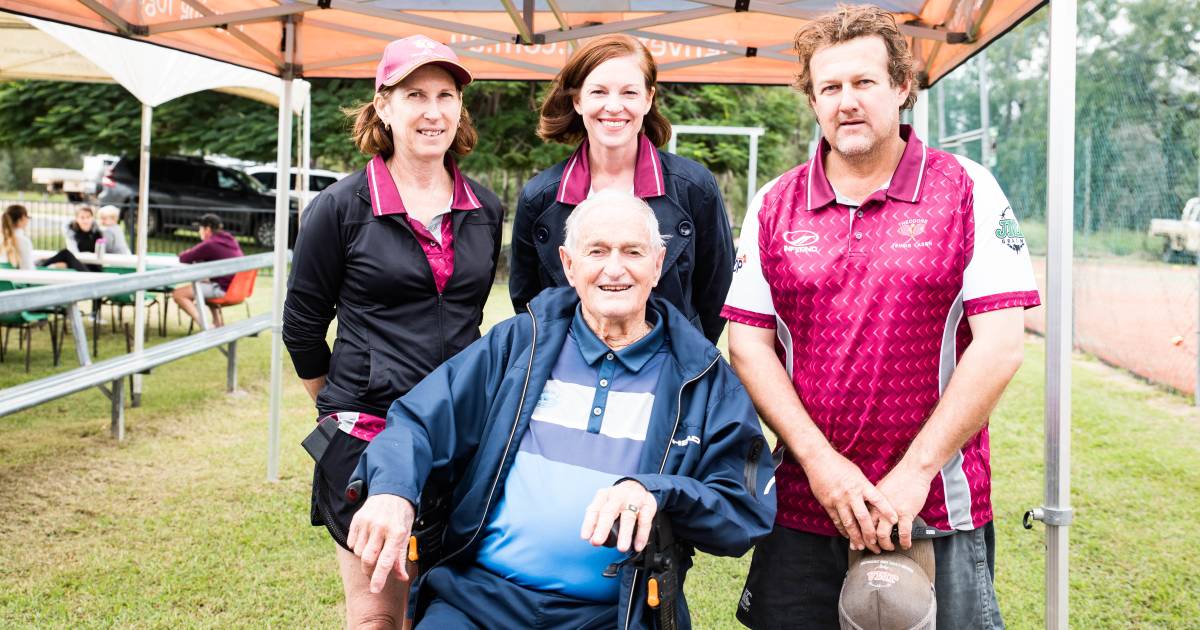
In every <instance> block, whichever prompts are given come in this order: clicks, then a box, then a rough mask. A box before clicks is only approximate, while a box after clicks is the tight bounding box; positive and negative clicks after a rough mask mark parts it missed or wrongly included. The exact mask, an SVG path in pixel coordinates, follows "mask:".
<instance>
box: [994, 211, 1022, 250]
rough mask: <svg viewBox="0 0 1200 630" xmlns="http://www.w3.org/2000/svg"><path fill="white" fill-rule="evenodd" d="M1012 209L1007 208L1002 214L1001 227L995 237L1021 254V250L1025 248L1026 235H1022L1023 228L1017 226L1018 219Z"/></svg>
mask: <svg viewBox="0 0 1200 630" xmlns="http://www.w3.org/2000/svg"><path fill="white" fill-rule="evenodd" d="M1010 212H1012V208H1011V207H1005V208H1004V211H1003V212H1001V213H1000V227H998V228H996V231H995V235H996V238H997V239H1000V242H1001V243H1004V245H1005V246H1006V247H1008V248H1009V249H1011V250H1013V251H1014V252H1020V251H1021V248H1023V247H1025V235H1024V234H1022V233H1021V226H1020V225H1018V224H1017V219H1016V218H1015V217H1013V216H1012V215H1011V214H1009V213H1010Z"/></svg>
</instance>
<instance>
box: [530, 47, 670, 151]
mask: <svg viewBox="0 0 1200 630" xmlns="http://www.w3.org/2000/svg"><path fill="white" fill-rule="evenodd" d="M631 55H632V56H634V57H637V58H638V61H640V62H641V66H642V75H643V76H644V77H645V79H646V89H647V90H652V89H655V88H657V87H658V66H656V65H655V64H654V58H653V57H651V56H650V51H649V50H646V47H645V46H643V45H642V43H641V42H639V41H638V40H637V39H636V38H634V37H631V36H629V35H604V36H602V37H597V38H595V39H593V40H591V41H589V42H588V43H586V44H584V45H583V46H582V47H580V48H579V49H578V50H576V51H575V54H573V55H571V58H570V59H569V60H567V65H566V66H564V67H563V69H562V71H560V72H559V73H558V76H556V77H554V83H553V84H552V85H551V86H550V92H549V93H548V94H546V99H545V100H544V101H542V115H541V118H539V119H538V129H537V134H538V136H539V137H541V138H542V139H543V140H546V141H551V142H561V143H562V144H569V145H575V144H579V143H580V142H583V139H584V137H586V136H587V130H586V129H585V128H584V126H583V117H582V116H580V115H579V113H578V112H576V111H575V98H576V97H577V96H579V88H580V87H582V86H583V82H584V80H586V79H587V76H588V75H589V74H591V73H592V70H595V69H596V66H599V65H600V64H602V63H604V62H605V61H608V60H609V59H617V58H619V57H628V56H631ZM642 131H643V132H645V134H646V137H647V138H650V142H653V143H654V146H658V147H661V146H662V145H664V144H666V143H667V140H670V139H671V122H670V121H668V120H667V117H666V116H663V115H662V112H660V111H659V110H658V99H657V98H655V99H654V100H653V101H651V102H650V111H649V112H647V113H646V117H645V118H643V119H642Z"/></svg>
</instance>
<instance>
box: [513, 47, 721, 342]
mask: <svg viewBox="0 0 1200 630" xmlns="http://www.w3.org/2000/svg"><path fill="white" fill-rule="evenodd" d="M657 77H658V70H657V68H656V67H655V65H654V59H653V58H651V56H650V53H649V51H647V50H646V48H645V47H644V46H642V44H641V43H640V42H639V41H638V40H637V39H634V38H633V37H630V36H628V35H608V36H604V37H597V38H595V39H593V40H590V41H589V42H588V43H587V44H585V45H584V46H583V47H581V48H580V49H579V50H577V51H576V52H575V54H573V55H572V56H571V59H570V60H569V61H567V65H566V66H565V67H564V68H563V70H562V72H560V73H559V74H558V76H557V77H556V78H555V80H554V84H553V85H552V86H551V88H550V92H549V93H548V94H547V95H546V100H545V101H544V102H543V103H542V112H541V119H540V121H539V122H538V135H539V136H541V137H542V139H544V140H548V141H553V142H561V143H563V144H577V143H579V145H580V146H579V148H578V149H576V151H575V153H574V154H573V155H571V157H570V158H568V159H567V160H566V161H565V162H561V163H559V164H556V165H554V166H552V167H550V168H548V169H546V170H545V171H542V172H541V173H539V174H538V175H536V176H534V178H533V179H531V180H530V181H529V183H527V184H526V185H525V188H524V189H523V190H522V191H521V196H520V198H519V200H518V202H517V211H516V216H515V218H514V220H513V238H512V266H511V269H510V271H509V295H510V297H511V298H512V301H513V307H514V308H515V309H516V310H517V311H518V312H521V311H523V310H524V309H525V305H526V304H527V303H528V302H529V301H530V300H531V299H533V297H534V296H535V295H537V294H538V293H539V292H540V291H541V290H542V289H545V288H547V287H555V286H565V285H566V284H567V276H566V274H565V272H564V270H563V267H562V265H561V264H560V261H559V254H558V247H559V246H560V245H562V243H563V234H564V229H565V224H566V221H567V217H568V216H569V215H570V214H571V212H572V210H573V209H574V208H575V207H576V206H578V205H579V204H580V203H581V202H583V201H584V200H585V199H588V198H589V197H591V196H592V195H593V194H595V193H597V192H599V191H603V190H618V191H622V192H624V193H633V194H634V195H635V196H636V197H637V198H639V199H641V200H643V201H644V202H646V203H647V204H648V205H649V207H650V209H651V210H652V211H653V214H654V215H655V217H657V219H658V224H659V226H660V227H661V229H662V231H663V232H665V233H666V234H668V235H670V237H671V238H670V239H669V240H668V241H667V248H666V254H665V262H664V268H663V269H662V271H661V274H660V275H659V276H658V278H657V285H656V286H655V289H654V291H655V293H656V294H658V295H660V296H661V297H663V298H665V299H667V300H668V301H670V302H671V303H672V304H673V305H674V306H675V307H676V308H678V309H679V310H680V311H682V312H683V314H684V315H686V316H687V317H688V319H689V320H690V321H691V322H692V324H693V325H695V326H696V327H697V328H698V329H700V330H701V332H703V333H704V335H705V336H706V337H708V339H709V340H711V341H713V342H714V343H715V342H716V340H717V339H718V338H719V337H720V336H721V330H722V328H724V325H725V321H724V320H723V319H722V318H721V316H720V310H721V303H722V302H723V301H724V299H725V292H726V291H727V290H728V289H729V283H730V279H731V277H732V274H733V236H732V233H731V232H730V229H729V218H728V216H726V214H725V205H724V203H723V202H722V200H721V193H720V191H719V190H718V188H717V182H716V179H714V178H713V176H712V173H710V172H708V170H707V169H705V168H704V167H703V166H701V165H699V164H697V163H696V162H693V161H691V160H688V159H685V158H681V157H679V156H677V155H673V154H670V153H667V152H665V151H661V150H659V149H658V148H657V147H659V146H662V145H663V144H665V143H666V142H667V141H668V140H669V139H670V137H671V123H670V122H668V121H667V119H666V118H665V117H664V116H663V115H662V113H661V112H659V110H658V104H657V102H656V100H655V95H656V91H657V81H658V78H657Z"/></svg>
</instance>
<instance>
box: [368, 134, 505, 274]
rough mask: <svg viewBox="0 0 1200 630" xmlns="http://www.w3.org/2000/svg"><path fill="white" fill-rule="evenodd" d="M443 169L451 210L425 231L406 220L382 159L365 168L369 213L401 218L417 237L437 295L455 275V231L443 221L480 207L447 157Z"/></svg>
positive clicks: (440, 216) (436, 217) (402, 203)
mask: <svg viewBox="0 0 1200 630" xmlns="http://www.w3.org/2000/svg"><path fill="white" fill-rule="evenodd" d="M446 168H447V169H449V170H450V174H451V176H453V177H454V193H453V195H452V196H451V198H450V207H449V208H447V209H446V212H444V213H441V214H439V215H437V216H435V217H434V218H433V220H432V221H430V223H429V226H428V227H426V226H425V225H422V224H421V222H420V221H417V220H416V219H414V218H412V217H410V216H408V211H407V210H405V209H404V200H402V199H400V191H399V190H397V188H396V182H395V181H393V180H392V175H391V173H389V172H388V168H387V164H386V163H385V162H384V159H383V156H381V155H376V156H375V157H374V158H372V159H371V161H370V163H368V164H367V182H368V185H369V187H370V191H371V213H372V214H374V215H375V216H377V217H380V216H384V215H388V214H402V215H404V218H405V220H407V221H408V225H409V226H410V227H411V228H412V231H413V234H414V235H415V236H416V237H417V241H418V242H420V243H421V249H422V250H424V251H425V257H426V259H428V260H429V267H430V269H432V270H433V281H434V284H436V285H437V290H438V293H441V292H442V291H443V290H445V288H446V281H447V280H449V279H450V275H451V274H453V273H454V231H453V230H452V229H451V222H450V221H448V220H444V219H447V218H449V217H448V215H449V214H450V212H452V211H456V210H460V211H461V210H478V209H479V208H481V207H483V206H482V204H480V203H479V200H478V199H476V198H475V193H473V192H471V187H470V186H468V185H467V179H466V178H465V177H463V175H462V172H461V171H459V170H458V164H457V163H456V162H455V161H454V158H452V157H450V154H448V153H447V154H446Z"/></svg>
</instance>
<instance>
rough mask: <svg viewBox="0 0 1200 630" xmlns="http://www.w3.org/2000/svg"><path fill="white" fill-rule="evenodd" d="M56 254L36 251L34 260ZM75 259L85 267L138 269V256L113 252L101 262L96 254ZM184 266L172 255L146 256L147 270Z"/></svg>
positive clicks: (83, 254)
mask: <svg viewBox="0 0 1200 630" xmlns="http://www.w3.org/2000/svg"><path fill="white" fill-rule="evenodd" d="M55 253H57V252H54V251H51V250H48V249H35V250H34V251H33V259H34V260H45V259H47V258H49V257H51V256H53V255H54V254H55ZM75 257H76V258H78V259H79V262H81V263H83V264H85V265H100V266H102V267H121V268H125V269H134V268H136V267H137V255H136V254H114V253H112V252H107V253H105V254H104V260H100V257H99V256H97V255H96V253H95V252H79V253H78V254H75ZM182 264H183V263H181V262H179V257H178V256H174V255H171V254H148V255H147V256H146V268H147V269H161V268H163V267H176V266H179V265H182Z"/></svg>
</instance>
